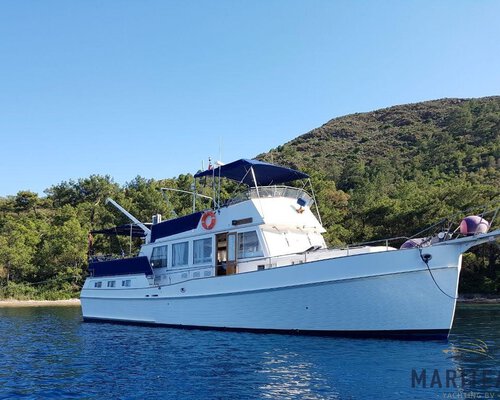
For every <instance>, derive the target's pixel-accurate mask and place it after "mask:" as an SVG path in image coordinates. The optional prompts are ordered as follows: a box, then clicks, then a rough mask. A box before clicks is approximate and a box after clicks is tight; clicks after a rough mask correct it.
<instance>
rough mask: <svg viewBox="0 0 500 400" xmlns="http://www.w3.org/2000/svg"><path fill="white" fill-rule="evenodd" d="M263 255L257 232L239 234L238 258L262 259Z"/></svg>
mask: <svg viewBox="0 0 500 400" xmlns="http://www.w3.org/2000/svg"><path fill="white" fill-rule="evenodd" d="M263 255H264V254H263V253H262V249H261V247H260V243H259V238H258V236H257V232H255V231H250V232H241V233H238V258H251V257H262V256H263Z"/></svg>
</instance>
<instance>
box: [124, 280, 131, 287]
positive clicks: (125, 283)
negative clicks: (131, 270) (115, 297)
mask: <svg viewBox="0 0 500 400" xmlns="http://www.w3.org/2000/svg"><path fill="white" fill-rule="evenodd" d="M131 283H132V282H131V280H130V279H127V280H124V281H122V286H125V287H130V284H131Z"/></svg>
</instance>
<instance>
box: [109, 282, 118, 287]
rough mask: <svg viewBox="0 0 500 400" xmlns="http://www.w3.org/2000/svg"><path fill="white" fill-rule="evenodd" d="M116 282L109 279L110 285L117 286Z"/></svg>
mask: <svg viewBox="0 0 500 400" xmlns="http://www.w3.org/2000/svg"><path fill="white" fill-rule="evenodd" d="M115 285H116V282H115V281H108V287H115Z"/></svg>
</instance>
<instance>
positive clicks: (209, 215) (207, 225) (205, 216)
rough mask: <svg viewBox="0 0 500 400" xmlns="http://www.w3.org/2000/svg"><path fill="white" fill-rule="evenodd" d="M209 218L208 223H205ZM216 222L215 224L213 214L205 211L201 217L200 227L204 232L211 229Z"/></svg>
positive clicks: (215, 220)
mask: <svg viewBox="0 0 500 400" xmlns="http://www.w3.org/2000/svg"><path fill="white" fill-rule="evenodd" d="M209 218H210V221H209V222H208V223H207V220H208V219H209ZM216 222H217V218H216V217H215V213H214V212H213V211H205V213H204V214H203V216H202V217H201V226H203V228H204V229H206V230H210V229H213V227H214V226H215V223H216Z"/></svg>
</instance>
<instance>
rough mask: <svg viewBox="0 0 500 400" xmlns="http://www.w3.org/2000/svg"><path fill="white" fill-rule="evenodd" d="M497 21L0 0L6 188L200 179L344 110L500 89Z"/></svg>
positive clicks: (349, 8)
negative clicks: (209, 167)
mask: <svg viewBox="0 0 500 400" xmlns="http://www.w3.org/2000/svg"><path fill="white" fill-rule="evenodd" d="M499 15H500V2H499V1H495V0H481V1H475V0H470V1H460V0H450V1H446V0H442V1H435V0H432V1H403V0H401V1H333V0H330V1H320V0H312V1H305V0H304V1H293V0H282V1H278V0H266V1H264V0H262V1H260V0H259V1H255V0H254V1H250V0H231V1H208V0H205V1H167V0H158V1H155V0H136V1H127V0H121V1H113V0H107V1H97V0H89V1H76V0H74V1H67V0H61V1H51V0H46V1H35V0H32V1H30V0H24V1H18V0H3V1H2V2H0V139H1V141H0V170H1V171H2V174H1V179H0V196H5V195H15V194H16V193H17V192H18V191H19V190H26V189H29V190H32V191H35V192H39V193H42V192H43V190H44V189H46V188H47V187H49V186H51V185H53V184H57V183H59V182H61V181H63V180H69V179H78V178H81V177H87V176H89V175H90V174H102V175H104V174H109V175H111V176H113V177H114V179H115V180H116V181H117V182H119V183H124V182H126V181H130V180H132V179H133V178H134V177H135V176H137V175H141V176H144V177H147V178H167V177H173V176H177V175H178V174H181V173H187V172H191V173H194V172H196V170H197V169H199V168H200V167H201V160H203V159H204V160H206V159H207V158H208V156H212V157H213V158H215V159H218V158H219V149H221V150H222V151H221V153H222V160H223V161H225V162H229V161H233V160H235V159H238V158H242V157H245V158H251V157H253V156H255V155H257V154H259V153H261V152H264V151H268V150H269V149H271V148H274V147H276V146H278V145H280V144H283V143H285V142H287V141H289V140H291V139H293V138H295V137H297V136H299V135H301V134H303V133H306V132H308V131H309V130H311V129H313V128H315V127H318V126H320V125H321V124H323V123H325V122H326V121H328V120H329V119H331V118H334V117H337V116H341V115H345V114H350V113H354V112H363V111H370V110H374V109H377V108H381V107H387V106H391V105H396V104H402V103H409V102H417V101H422V100H431V99H436V98H443V97H481V96H489V95H498V94H500V90H499V89H500V23H499ZM205 165H206V164H205Z"/></svg>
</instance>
